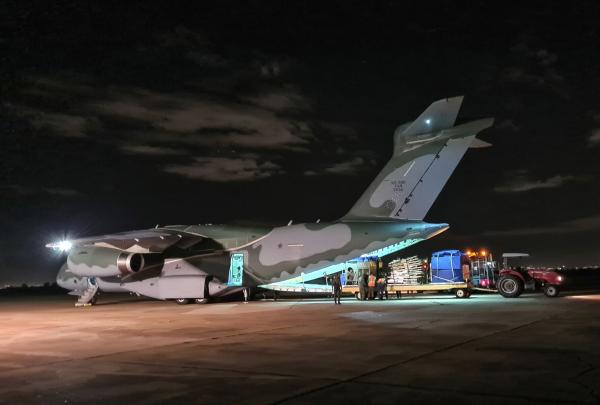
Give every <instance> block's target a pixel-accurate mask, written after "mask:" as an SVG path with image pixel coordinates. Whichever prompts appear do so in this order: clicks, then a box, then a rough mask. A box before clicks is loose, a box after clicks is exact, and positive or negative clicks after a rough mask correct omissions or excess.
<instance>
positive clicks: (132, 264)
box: [67, 246, 145, 277]
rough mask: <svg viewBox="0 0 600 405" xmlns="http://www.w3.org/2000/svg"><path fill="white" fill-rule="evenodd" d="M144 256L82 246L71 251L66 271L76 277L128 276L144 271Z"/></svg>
mask: <svg viewBox="0 0 600 405" xmlns="http://www.w3.org/2000/svg"><path fill="white" fill-rule="evenodd" d="M144 265H145V260H144V256H143V255H142V254H140V253H131V252H123V251H122V250H117V249H111V248H105V247H95V246H84V247H80V248H75V249H73V250H71V253H70V254H69V256H68V257H67V267H68V271H69V272H71V273H73V274H75V275H77V276H84V277H85V276H87V277H111V276H118V275H123V276H125V275H129V274H133V273H137V272H139V271H141V270H143V269H144Z"/></svg>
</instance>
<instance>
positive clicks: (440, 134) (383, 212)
mask: <svg viewBox="0 0 600 405" xmlns="http://www.w3.org/2000/svg"><path fill="white" fill-rule="evenodd" d="M461 103H462V97H454V98H450V99H444V100H440V101H436V102H435V103H433V104H431V106H429V108H428V109H427V110H425V112H424V113H423V114H421V115H420V116H419V118H418V119H417V121H419V120H420V121H421V122H417V121H415V122H413V123H410V124H407V125H403V126H400V127H399V128H398V129H397V130H396V132H395V133H394V154H393V155H392V158H391V159H390V161H389V162H388V163H387V164H386V165H385V167H384V168H383V169H382V171H381V172H380V173H379V174H378V175H377V177H376V178H375V180H374V181H373V182H372V183H371V185H370V186H369V187H368V188H367V190H366V191H365V192H364V193H363V195H362V196H361V197H360V199H359V200H358V201H357V202H356V204H355V205H354V206H353V207H352V209H351V210H350V211H349V212H348V214H346V215H345V216H344V217H343V218H342V219H343V220H373V219H381V220H394V219H409V220H411V219H413V220H422V219H423V218H424V217H425V215H426V214H427V212H428V211H429V209H430V208H431V206H432V205H433V203H434V202H435V200H436V198H437V196H438V195H439V193H440V192H441V190H442V188H443V187H444V185H445V184H446V182H447V181H448V179H449V178H450V175H451V174H452V172H453V171H454V169H455V168H456V166H457V165H458V163H459V162H460V160H461V159H462V157H463V155H464V154H465V152H466V150H467V149H468V148H469V147H471V146H472V144H474V143H475V144H478V142H476V141H475V140H476V138H475V136H476V135H477V133H478V132H480V131H481V130H483V129H485V128H488V127H490V126H491V125H492V124H493V121H494V120H493V118H485V119H481V120H476V121H471V122H468V123H466V124H462V125H459V126H454V122H455V120H456V116H457V114H458V110H459V109H460V104H461ZM428 120H430V121H429V122H428ZM434 120H435V121H434ZM425 126H430V127H431V128H433V129H432V130H426V127H425ZM425 131H427V132H425Z"/></svg>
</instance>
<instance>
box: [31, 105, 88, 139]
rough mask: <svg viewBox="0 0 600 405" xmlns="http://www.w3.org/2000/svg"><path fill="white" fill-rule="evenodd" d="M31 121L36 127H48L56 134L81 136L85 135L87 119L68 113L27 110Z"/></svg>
mask: <svg viewBox="0 0 600 405" xmlns="http://www.w3.org/2000/svg"><path fill="white" fill-rule="evenodd" d="M29 112H30V114H31V116H32V117H31V118H32V119H31V123H32V125H33V126H34V127H35V128H37V129H46V128H50V129H51V130H52V131H53V132H55V133H56V134H57V135H61V136H66V137H73V138H81V137H84V136H85V130H86V127H87V126H88V120H87V119H86V118H84V117H80V116H77V115H69V114H58V113H49V112H42V111H35V110H31V109H30V110H29Z"/></svg>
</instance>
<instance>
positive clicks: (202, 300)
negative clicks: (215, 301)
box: [194, 298, 208, 304]
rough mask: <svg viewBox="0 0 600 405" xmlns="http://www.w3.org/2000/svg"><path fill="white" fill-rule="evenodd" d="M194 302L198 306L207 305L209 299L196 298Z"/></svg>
mask: <svg viewBox="0 0 600 405" xmlns="http://www.w3.org/2000/svg"><path fill="white" fill-rule="evenodd" d="M194 302H195V303H196V304H207V303H208V298H196V299H195V300H194Z"/></svg>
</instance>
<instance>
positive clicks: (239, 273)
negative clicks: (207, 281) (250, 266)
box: [227, 253, 245, 287]
mask: <svg viewBox="0 0 600 405" xmlns="http://www.w3.org/2000/svg"><path fill="white" fill-rule="evenodd" d="M244 256H245V255H244V253H232V254H231V261H230V264H229V278H228V279H227V285H229V286H236V287H239V286H241V285H242V283H243V278H244Z"/></svg>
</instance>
